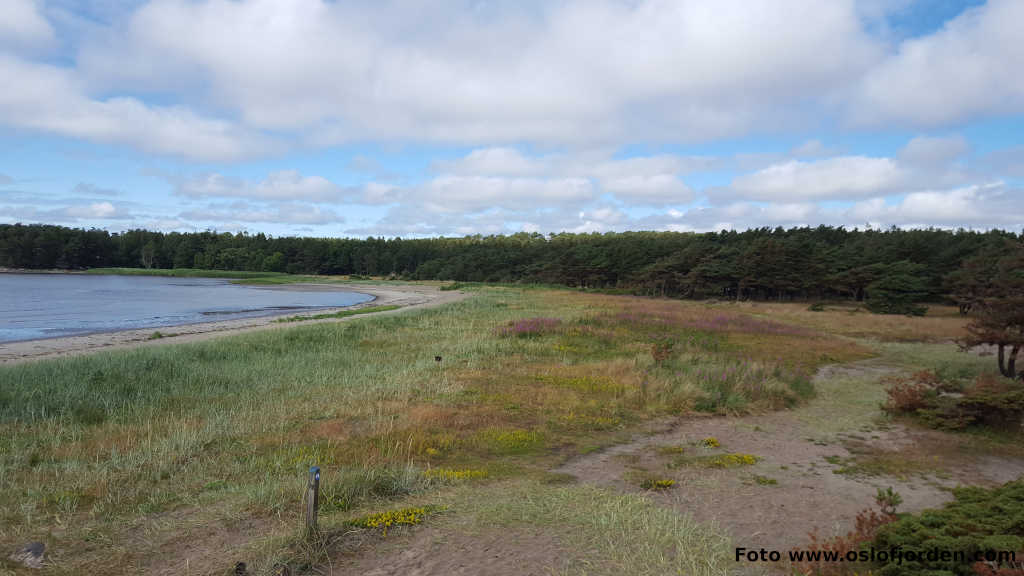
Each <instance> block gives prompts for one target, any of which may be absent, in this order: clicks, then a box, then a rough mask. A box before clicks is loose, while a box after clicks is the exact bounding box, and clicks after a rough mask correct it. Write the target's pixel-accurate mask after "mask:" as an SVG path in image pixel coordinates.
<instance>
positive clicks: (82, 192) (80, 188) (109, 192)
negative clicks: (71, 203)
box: [71, 182, 121, 196]
mask: <svg viewBox="0 0 1024 576" xmlns="http://www.w3.org/2000/svg"><path fill="white" fill-rule="evenodd" d="M71 193H72V194H74V195H76V196H120V195H121V193H120V192H119V191H117V190H114V189H113V188H104V187H102V186H97V185H95V184H92V183H89V182H79V183H78V184H75V187H74V188H72V189H71Z"/></svg>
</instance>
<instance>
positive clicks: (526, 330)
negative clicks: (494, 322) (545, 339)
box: [498, 317, 562, 337]
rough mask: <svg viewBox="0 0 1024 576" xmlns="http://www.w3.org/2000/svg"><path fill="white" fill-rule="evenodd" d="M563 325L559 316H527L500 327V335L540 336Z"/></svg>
mask: <svg viewBox="0 0 1024 576" xmlns="http://www.w3.org/2000/svg"><path fill="white" fill-rule="evenodd" d="M561 325H562V320H561V319H559V318H543V317H538V318H525V319H523V320H516V321H514V322H510V323H509V324H508V326H502V327H500V328H498V335H500V336H522V337H526V336H539V335H541V334H550V333H551V332H554V331H555V330H556V329H558V327H559V326H561Z"/></svg>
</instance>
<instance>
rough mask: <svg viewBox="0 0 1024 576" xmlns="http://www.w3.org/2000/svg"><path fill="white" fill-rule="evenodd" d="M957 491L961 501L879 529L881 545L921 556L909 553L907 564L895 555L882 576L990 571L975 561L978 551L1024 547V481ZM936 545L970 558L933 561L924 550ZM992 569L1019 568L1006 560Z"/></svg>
mask: <svg viewBox="0 0 1024 576" xmlns="http://www.w3.org/2000/svg"><path fill="white" fill-rule="evenodd" d="M953 495H954V497H955V500H954V501H952V502H950V503H948V504H946V505H945V506H943V507H942V508H940V509H937V510H925V511H923V512H921V513H920V514H917V515H907V516H902V517H901V518H899V519H898V520H896V521H895V522H893V523H891V524H889V525H887V526H885V527H883V528H881V529H880V530H879V531H878V533H877V535H876V536H875V538H874V539H873V545H874V547H875V548H876V549H878V550H882V549H885V550H888V549H892V548H895V547H902V550H903V552H904V555H905V554H906V553H907V552H914V553H915V555H917V556H918V557H917V558H916V559H915V560H913V561H911V560H908V559H906V557H905V556H904V558H902V559H901V563H897V562H896V559H893V560H892V562H890V563H887V564H882V565H881V569H880V571H879V572H878V573H879V574H881V575H889V574H901V575H908V576H918V575H919V576H925V575H933V574H952V575H957V576H968V575H970V574H984V573H986V572H985V571H981V572H979V571H978V567H977V566H976V565H972V564H971V562H973V560H974V558H975V554H977V553H978V552H990V551H1007V552H1016V551H1024V479H1021V480H1016V481H1014V482H1009V483H1007V484H1004V485H1003V486H1000V487H998V488H995V489H991V490H988V489H984V488H979V487H966V488H956V489H954V490H953ZM933 549H936V550H948V551H950V552H952V553H954V554H955V553H958V552H959V553H962V554H963V557H964V558H965V559H961V560H959V561H958V560H956V559H953V560H949V559H947V560H943V559H941V558H933V559H929V558H928V557H927V556H926V555H925V554H924V553H927V552H928V551H930V550H933ZM1020 557H1021V555H1020V554H1018V558H1020ZM988 568H991V569H992V570H990V571H989V572H987V573H989V574H1006V573H1007V572H1006V570H1003V571H1002V572H1000V571H999V570H1000V569H1011V570H1012V569H1014V568H1015V567H1014V566H1011V565H1008V564H1005V563H1004V565H1003V566H994V567H993V566H991V565H989V566H988ZM1009 573H1011V574H1012V572H1009Z"/></svg>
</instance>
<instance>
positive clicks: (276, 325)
mask: <svg viewBox="0 0 1024 576" xmlns="http://www.w3.org/2000/svg"><path fill="white" fill-rule="evenodd" d="M258 289H261V290H296V291H342V292H359V293H362V294H369V295H371V296H373V297H374V299H373V300H370V301H368V302H363V303H360V304H356V305H353V306H346V307H342V308H328V309H316V310H310V311H308V312H300V313H296V312H295V311H294V310H292V311H288V312H287V313H282V314H278V315H273V316H261V317H259V318H240V319H235V320H222V321H219V322H202V323H197V324H183V325H180V326H167V327H163V328H160V329H159V331H160V333H161V334H163V335H164V337H163V338H160V339H156V340H152V339H150V338H151V337H152V335H153V333H154V332H155V331H156V330H154V329H153V328H145V329H140V330H122V331H118V332H101V333H96V334H85V335H80V336H68V337H64V338H47V339H42V340H24V341H19V342H5V343H0V364H14V363H19V362H27V361H32V360H41V359H44V358H55V357H61V356H74V355H79V354H88V353H92V352H97V351H100V350H115V349H120V348H132V347H136V346H162V345H166V344H175V343H180V342H196V341H199V340H207V339H210V338H217V337H220V336H226V335H228V334H238V333H242V332H251V331H254V330H274V329H283V328H289V327H294V326H297V325H300V324H295V323H280V322H277V319H278V318H280V317H281V316H312V315H315V314H328V313H332V312H338V311H341V310H354V309H358V308H366V307H368V306H401V308H399V309H398V310H389V311H384V312H375V313H374V314H396V313H401V312H403V311H405V310H409V309H412V308H426V307H432V306H440V305H442V304H447V303H449V302H455V301H457V300H461V299H462V298H464V297H465V294H464V293H463V292H461V291H458V290H452V291H441V290H439V289H438V288H437V287H436V286H422V285H395V286H387V285H365V286H364V285H358V286H352V285H346V286H339V285H337V284H285V285H282V286H268V287H259V288H258ZM360 317H362V316H349V317H345V318H328V319H321V320H308V321H306V322H302V323H301V325H306V324H313V323H321V322H343V321H346V320H350V319H352V318H360Z"/></svg>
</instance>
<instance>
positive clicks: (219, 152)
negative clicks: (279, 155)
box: [0, 53, 271, 160]
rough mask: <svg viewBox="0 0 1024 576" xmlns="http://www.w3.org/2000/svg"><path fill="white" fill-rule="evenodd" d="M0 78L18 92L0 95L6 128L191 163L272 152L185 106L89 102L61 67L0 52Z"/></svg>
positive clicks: (257, 140)
mask: <svg viewBox="0 0 1024 576" xmlns="http://www.w3.org/2000/svg"><path fill="white" fill-rule="evenodd" d="M0 78H5V79H17V89H14V90H0V123H2V124H7V125H9V126H16V127H19V128H29V129H34V130H40V131H43V132H49V133H53V134H58V135H61V136H68V137H72V138H84V139H88V140H95V141H100V142H111V143H117V144H128V145H131V146H134V147H136V148H139V149H141V150H145V151H147V152H153V153H157V154H170V155H176V156H183V157H186V158H193V159H215V160H231V159H237V158H241V157H246V156H251V155H254V154H261V153H265V152H267V151H269V150H270V149H271V148H270V145H269V144H268V143H267V141H266V139H265V138H263V137H261V136H259V135H256V134H253V133H251V132H248V131H246V130H244V129H240V128H238V127H237V126H235V125H233V124H232V123H230V122H227V121H224V120H213V119H209V118H203V117H200V116H198V115H196V114H195V113H194V112H192V111H191V110H189V109H187V108H185V107H181V106H170V107H158V106H148V105H146V104H144V103H142V102H141V101H139V100H137V99H134V98H125V97H115V98H109V99H106V100H98V99H92V98H89V97H88V96H86V95H85V93H84V91H83V87H82V86H81V83H80V82H79V80H78V79H77V78H76V76H75V74H74V73H73V71H70V70H67V69H64V68H60V67H56V66H51V65H46V64H36V63H31V62H27V61H24V60H21V59H18V58H15V57H13V56H9V55H4V54H3V53H0Z"/></svg>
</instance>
